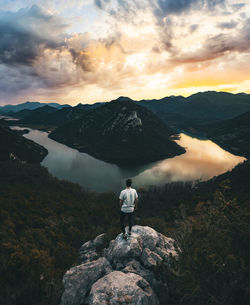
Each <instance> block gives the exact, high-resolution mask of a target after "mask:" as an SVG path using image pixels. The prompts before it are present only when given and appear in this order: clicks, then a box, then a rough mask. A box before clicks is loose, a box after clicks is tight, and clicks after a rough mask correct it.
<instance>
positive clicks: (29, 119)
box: [6, 103, 102, 127]
mask: <svg viewBox="0 0 250 305" xmlns="http://www.w3.org/2000/svg"><path fill="white" fill-rule="evenodd" d="M101 105H102V103H96V104H93V105H88V104H86V105H83V104H78V105H77V106H75V107H63V108H61V109H58V108H55V107H52V106H49V105H46V106H43V107H38V108H35V109H33V110H30V109H23V110H20V111H17V112H7V113H6V115H7V116H8V115H10V116H11V117H13V118H16V119H19V121H18V124H19V125H32V127H35V126H37V127H40V126H41V125H43V126H50V127H51V126H52V127H58V126H60V125H63V124H66V123H68V122H70V121H73V120H75V119H79V118H80V117H81V116H82V115H84V114H86V113H87V112H88V111H91V110H92V109H95V108H97V107H99V106H101ZM14 123H17V122H14ZM10 124H13V121H10Z"/></svg>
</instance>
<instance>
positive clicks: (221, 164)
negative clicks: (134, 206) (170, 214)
mask: <svg viewBox="0 0 250 305" xmlns="http://www.w3.org/2000/svg"><path fill="white" fill-rule="evenodd" d="M176 142H177V143H178V144H179V145H180V146H182V147H184V148H185V149H186V153H185V154H183V155H180V156H177V157H174V158H172V159H166V160H163V161H161V162H159V163H158V164H157V165H156V166H154V167H153V168H150V169H148V170H145V171H144V172H142V173H140V174H139V175H138V176H136V177H135V178H134V181H135V182H136V183H137V184H139V185H144V186H148V185H156V184H157V185H161V184H165V183H167V182H176V181H183V182H187V181H205V180H208V179H211V178H212V177H214V176H218V175H220V174H223V173H225V172H227V171H229V170H231V169H233V168H234V167H235V166H236V165H237V164H239V163H241V162H244V161H245V160H246V159H245V158H244V157H240V156H235V155H232V154H231V153H229V152H227V151H225V150H223V149H222V148H221V147H219V146H218V145H217V144H215V143H213V142H212V141H210V140H199V139H196V138H192V137H190V136H187V135H185V134H183V133H181V134H180V139H179V140H177V141H176Z"/></svg>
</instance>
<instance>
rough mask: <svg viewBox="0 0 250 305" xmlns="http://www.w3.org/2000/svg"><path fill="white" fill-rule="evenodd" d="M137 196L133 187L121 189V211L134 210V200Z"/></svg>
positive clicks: (128, 211) (129, 211)
mask: <svg viewBox="0 0 250 305" xmlns="http://www.w3.org/2000/svg"><path fill="white" fill-rule="evenodd" d="M137 198H138V195H137V192H136V190H135V189H133V188H131V187H129V188H125V190H123V191H121V194H120V197H119V199H120V200H122V208H121V210H122V212H125V213H131V212H134V208H135V200H136V199H137Z"/></svg>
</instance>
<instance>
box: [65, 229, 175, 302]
mask: <svg viewBox="0 0 250 305" xmlns="http://www.w3.org/2000/svg"><path fill="white" fill-rule="evenodd" d="M101 248H103V249H104V250H103V254H102V255H101V253H100V249H101ZM98 249H99V250H98ZM177 252H178V251H177V248H176V242H175V241H174V240H173V239H172V238H169V237H166V236H164V235H163V234H161V233H158V232H157V231H155V230H154V229H152V228H150V227H147V226H134V227H133V229H132V235H131V237H129V239H128V240H124V239H123V238H122V233H120V234H118V235H117V237H116V238H115V239H114V240H112V241H110V243H109V244H108V245H107V247H106V248H105V234H101V235H99V236H97V237H96V238H95V239H94V240H91V241H88V242H86V243H85V244H83V245H82V246H81V248H80V261H81V264H80V265H78V266H75V267H72V268H71V269H70V270H68V271H67V272H66V273H65V275H64V278H63V284H64V293H63V295H62V299H61V305H71V304H74V305H80V304H86V305H97V304H131V305H137V304H150V305H159V304H166V303H165V302H166V299H168V297H169V296H168V293H169V290H168V283H167V282H165V281H164V282H163V281H160V280H159V279H157V277H156V275H155V271H156V268H155V267H156V266H157V264H160V263H162V264H163V263H164V262H165V263H167V262H169V260H170V259H171V257H176V258H177V257H178V253H177ZM153 268H155V269H153ZM169 269H170V268H169ZM163 292H164V293H163ZM117 296H119V302H117V300H118V297H117ZM103 300H105V302H103ZM138 300H140V302H138Z"/></svg>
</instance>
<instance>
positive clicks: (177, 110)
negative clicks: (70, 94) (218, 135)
mask: <svg viewBox="0 0 250 305" xmlns="http://www.w3.org/2000/svg"><path fill="white" fill-rule="evenodd" d="M124 100H125V101H133V100H132V99H130V98H128V97H119V98H118V99H116V101H124ZM133 102H135V103H137V104H138V105H140V106H144V107H146V108H147V109H148V110H150V111H152V112H153V113H154V114H156V115H157V116H158V117H159V118H160V119H161V120H162V121H163V122H165V123H166V125H167V126H170V127H171V128H173V129H175V130H176V131H180V130H182V129H184V130H185V129H189V128H197V126H199V125H206V124H210V123H215V122H219V121H221V120H226V119H231V118H233V117H236V116H238V115H240V114H243V113H244V112H247V111H250V95H249V94H246V93H239V94H232V93H226V92H215V91H207V92H202V93H196V94H193V95H191V96H189V97H187V98H185V97H183V96H170V97H165V98H162V99H159V100H155V99H153V100H141V101H133ZM103 104H104V103H95V104H79V105H77V106H75V107H70V106H69V105H59V104H55V103H48V104H43V103H38V102H34V103H32V102H27V103H23V104H19V105H14V106H13V105H8V106H4V107H0V112H2V113H3V112H4V113H5V114H8V115H11V116H13V117H16V118H22V119H24V118H25V120H23V121H22V124H30V122H32V124H35V123H36V124H39V125H40V124H44V125H51V126H60V125H63V124H65V123H67V122H70V121H72V120H74V119H77V118H80V117H81V115H82V114H85V113H86V112H87V111H91V110H93V109H95V108H97V107H100V106H101V105H103ZM45 105H48V106H52V107H55V108H57V109H59V110H60V111H57V112H53V113H47V114H46V113H45V111H44V113H43V114H42V115H41V116H40V117H39V116H38V115H37V114H36V113H32V112H30V111H28V110H34V109H37V108H38V107H42V108H43V107H44V106H45ZM61 108H63V109H61ZM20 110H23V111H22V112H20ZM10 111H11V112H10ZM13 112H15V113H13ZM28 115H29V118H27V116H28ZM33 115H34V118H32V116H33ZM26 119H27V120H26Z"/></svg>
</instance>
